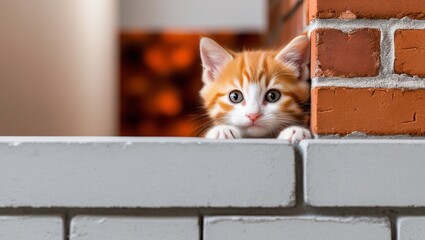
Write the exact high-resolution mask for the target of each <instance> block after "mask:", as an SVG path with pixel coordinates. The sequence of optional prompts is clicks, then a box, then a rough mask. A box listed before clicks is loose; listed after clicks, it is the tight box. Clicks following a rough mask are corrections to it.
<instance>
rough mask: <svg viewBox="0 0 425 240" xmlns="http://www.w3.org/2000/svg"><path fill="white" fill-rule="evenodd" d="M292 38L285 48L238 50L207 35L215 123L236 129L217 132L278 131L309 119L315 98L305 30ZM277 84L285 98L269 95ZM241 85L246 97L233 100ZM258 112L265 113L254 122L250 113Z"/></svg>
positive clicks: (207, 93)
mask: <svg viewBox="0 0 425 240" xmlns="http://www.w3.org/2000/svg"><path fill="white" fill-rule="evenodd" d="M306 41H307V43H306ZM291 44H292V45H291ZM291 44H289V45H288V46H287V47H286V48H285V49H283V50H281V51H243V52H240V53H236V52H231V51H227V50H224V49H223V48H221V47H220V46H219V45H218V44H217V43H215V42H214V41H212V40H210V39H205V38H204V39H202V40H201V57H202V60H203V65H204V75H203V81H204V87H203V88H202V90H201V97H202V99H203V104H204V107H205V109H206V110H207V111H208V114H209V116H210V117H211V118H212V119H213V121H214V124H215V126H221V125H224V126H229V129H233V130H229V131H227V134H226V133H225V132H226V131H224V133H223V134H222V135H221V136H222V137H220V133H218V135H217V134H216V135H217V136H216V138H238V137H278V136H279V134H280V133H281V132H282V131H283V130H284V129H286V128H288V127H291V126H301V125H304V124H306V122H307V121H308V114H306V112H305V109H304V108H303V106H305V105H306V104H307V103H308V102H309V93H310V86H309V84H308V82H307V81H306V80H307V78H308V77H307V76H308V70H307V67H306V66H307V63H308V57H309V54H308V40H307V38H306V37H305V36H301V37H298V38H297V39H296V40H294V41H293V42H292V43H291ZM271 89H272V90H277V91H279V92H280V93H281V97H280V98H281V99H279V101H277V102H273V103H272V102H267V101H266V100H265V99H264V98H265V94H268V92H267V91H269V90H271ZM235 90H238V91H240V93H241V94H242V95H243V97H244V99H243V101H242V102H240V103H233V102H232V101H231V100H229V94H230V93H231V92H232V91H235ZM249 95H251V96H249ZM248 105H249V106H248ZM250 114H251V115H250ZM252 114H257V115H259V117H258V120H257V119H256V118H255V120H256V121H252V123H251V121H250V120H249V119H248V117H249V116H252ZM232 119H233V120H232ZM250 119H252V118H250ZM250 124H251V125H250ZM226 135H227V136H226ZM303 135H308V136H305V137H304V138H309V133H308V134H306V133H305V131H304V132H303ZM207 137H208V134H207ZM210 137H211V136H210ZM212 138H214V137H212ZM289 140H291V139H289ZM298 140H300V139H298Z"/></svg>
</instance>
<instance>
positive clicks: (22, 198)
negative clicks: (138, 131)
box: [0, 138, 295, 208]
mask: <svg viewBox="0 0 425 240" xmlns="http://www.w3.org/2000/svg"><path fill="white" fill-rule="evenodd" d="M0 156H1V158H0V166H1V168H0V207H10V206H12V207H22V206H29V207H80V208H81V207H228V206H233V207H280V206H291V205H293V204H294V200H295V195H294V187H295V166H294V165H295V164H294V163H295V160H294V158H295V157H294V151H293V149H292V147H291V146H290V145H289V144H288V143H287V142H286V141H277V140H235V141H214V140H205V139H190V138H175V139H173V138H2V139H0Z"/></svg>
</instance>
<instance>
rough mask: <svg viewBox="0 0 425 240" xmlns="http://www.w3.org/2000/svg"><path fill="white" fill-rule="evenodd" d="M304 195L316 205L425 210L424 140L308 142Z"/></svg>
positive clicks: (305, 146) (304, 152) (304, 153)
mask: <svg viewBox="0 0 425 240" xmlns="http://www.w3.org/2000/svg"><path fill="white" fill-rule="evenodd" d="M301 146H302V149H303V155H304V193H305V198H306V202H307V203H308V204H310V205H313V206H396V207H407V206H425V197H424V196H425V188H424V185H425V174H424V169H425V161H424V160H425V151H424V150H425V141H424V140H412V139H410V140H385V139H382V140H371V139H367V140H342V139H335V140H308V141H304V142H302V143H301Z"/></svg>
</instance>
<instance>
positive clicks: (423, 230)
mask: <svg viewBox="0 0 425 240" xmlns="http://www.w3.org/2000/svg"><path fill="white" fill-rule="evenodd" d="M397 235H398V236H397V240H423V239H425V217H402V218H399V219H398V221H397Z"/></svg>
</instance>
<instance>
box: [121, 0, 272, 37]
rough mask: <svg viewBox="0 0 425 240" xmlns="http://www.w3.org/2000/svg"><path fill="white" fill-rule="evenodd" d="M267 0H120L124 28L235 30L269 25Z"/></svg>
mask: <svg viewBox="0 0 425 240" xmlns="http://www.w3.org/2000/svg"><path fill="white" fill-rule="evenodd" d="M266 13H267V1H266V0H121V5H120V15H121V16H120V17H121V19H120V21H121V28H122V29H126V30H129V29H148V30H161V29H173V30H174V29H179V30H188V31H202V32H205V31H214V30H236V31H249V32H261V31H265V30H266V28H267V14H266Z"/></svg>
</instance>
